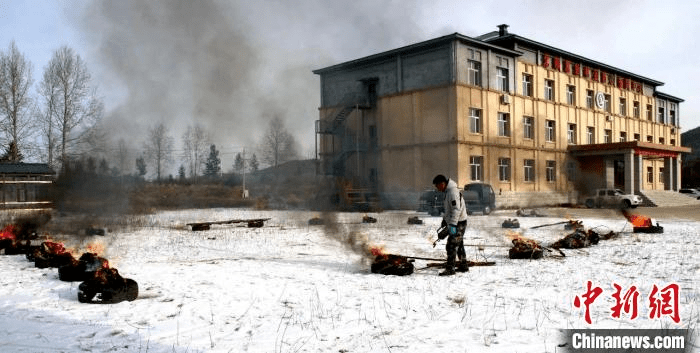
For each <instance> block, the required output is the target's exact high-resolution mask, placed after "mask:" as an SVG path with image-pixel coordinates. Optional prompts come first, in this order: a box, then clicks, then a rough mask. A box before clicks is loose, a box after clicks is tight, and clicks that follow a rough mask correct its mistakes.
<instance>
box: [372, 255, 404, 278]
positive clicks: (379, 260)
mask: <svg viewBox="0 0 700 353" xmlns="http://www.w3.org/2000/svg"><path fill="white" fill-rule="evenodd" d="M413 269H414V267H413V263H412V262H409V261H408V258H407V257H405V256H401V255H393V254H386V255H377V257H376V258H375V259H374V262H373V263H372V267H371V269H370V270H371V271H372V273H380V274H383V275H394V276H407V275H410V274H412V273H413Z"/></svg>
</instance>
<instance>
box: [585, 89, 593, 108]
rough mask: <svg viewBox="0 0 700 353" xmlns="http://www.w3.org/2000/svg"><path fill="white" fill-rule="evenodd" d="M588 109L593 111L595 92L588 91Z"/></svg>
mask: <svg viewBox="0 0 700 353" xmlns="http://www.w3.org/2000/svg"><path fill="white" fill-rule="evenodd" d="M586 108H588V109H593V90H590V89H588V90H586Z"/></svg>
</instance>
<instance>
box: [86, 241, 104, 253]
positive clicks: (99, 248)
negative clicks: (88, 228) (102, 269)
mask: <svg viewBox="0 0 700 353" xmlns="http://www.w3.org/2000/svg"><path fill="white" fill-rule="evenodd" d="M86 249H87V251H88V252H91V253H93V254H97V255H102V253H104V251H105V246H104V245H102V244H100V243H90V244H88V245H87V246H86Z"/></svg>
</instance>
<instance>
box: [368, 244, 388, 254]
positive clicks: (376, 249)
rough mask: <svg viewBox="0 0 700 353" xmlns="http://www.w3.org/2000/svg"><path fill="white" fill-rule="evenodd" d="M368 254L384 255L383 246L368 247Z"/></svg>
mask: <svg viewBox="0 0 700 353" xmlns="http://www.w3.org/2000/svg"><path fill="white" fill-rule="evenodd" d="M369 252H370V254H372V256H379V255H384V254H385V252H384V245H370V246H369Z"/></svg>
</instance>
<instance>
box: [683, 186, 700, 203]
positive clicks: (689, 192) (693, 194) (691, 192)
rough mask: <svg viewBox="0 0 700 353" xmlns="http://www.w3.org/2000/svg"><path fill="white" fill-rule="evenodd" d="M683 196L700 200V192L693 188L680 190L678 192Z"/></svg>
mask: <svg viewBox="0 0 700 353" xmlns="http://www.w3.org/2000/svg"><path fill="white" fill-rule="evenodd" d="M678 192H680V193H681V194H686V195H688V196H690V197H694V198H696V199H697V200H700V190H698V189H693V188H687V189H680V190H678Z"/></svg>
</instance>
